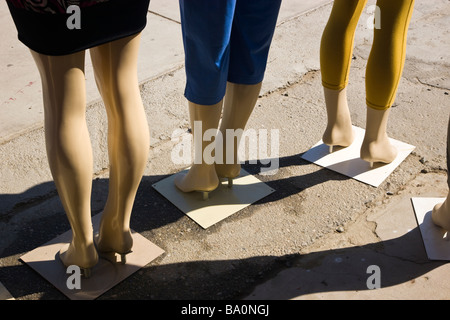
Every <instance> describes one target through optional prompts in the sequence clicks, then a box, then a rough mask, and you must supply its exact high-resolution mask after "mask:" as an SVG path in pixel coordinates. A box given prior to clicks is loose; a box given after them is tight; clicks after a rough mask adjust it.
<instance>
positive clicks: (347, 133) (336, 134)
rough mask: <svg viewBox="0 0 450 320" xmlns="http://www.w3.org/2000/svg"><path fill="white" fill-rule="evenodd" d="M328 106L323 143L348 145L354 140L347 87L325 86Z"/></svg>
mask: <svg viewBox="0 0 450 320" xmlns="http://www.w3.org/2000/svg"><path fill="white" fill-rule="evenodd" d="M323 90H324V95H325V104H326V108H327V120H328V122H327V128H326V129H325V132H324V134H323V137H322V141H323V143H325V144H326V145H329V146H330V147H331V148H330V149H332V147H333V146H341V147H348V146H349V145H351V144H352V142H353V140H354V135H353V128H352V120H351V117H350V110H349V108H348V104H347V88H344V89H342V90H331V89H328V88H325V87H324V88H323Z"/></svg>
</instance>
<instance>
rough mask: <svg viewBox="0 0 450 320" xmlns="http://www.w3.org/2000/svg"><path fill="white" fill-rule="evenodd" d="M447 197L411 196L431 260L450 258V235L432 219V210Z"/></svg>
mask: <svg viewBox="0 0 450 320" xmlns="http://www.w3.org/2000/svg"><path fill="white" fill-rule="evenodd" d="M444 201H445V198H411V202H412V205H413V207H414V212H415V215H416V219H417V223H418V224H419V229H420V233H421V234H422V240H423V243H424V246H425V250H426V252H427V256H428V259H430V260H450V236H449V235H447V232H446V231H445V230H444V229H442V228H440V227H438V226H436V225H435V224H434V223H433V221H432V220H431V212H432V211H433V208H434V206H435V205H437V204H438V203H443V202H444Z"/></svg>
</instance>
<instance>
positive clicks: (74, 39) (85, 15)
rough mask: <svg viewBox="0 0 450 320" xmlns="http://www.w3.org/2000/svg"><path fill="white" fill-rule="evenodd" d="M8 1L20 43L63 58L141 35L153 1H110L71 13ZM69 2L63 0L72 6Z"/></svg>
mask: <svg viewBox="0 0 450 320" xmlns="http://www.w3.org/2000/svg"><path fill="white" fill-rule="evenodd" d="M15 1H16V2H17V0H15ZM22 1H23V2H24V3H26V2H28V1H29V0H22ZM6 2H7V3H8V7H9V10H10V12H11V16H12V18H13V20H14V24H15V25H16V28H17V32H18V38H19V40H20V41H21V42H22V43H23V44H25V45H26V46H27V47H28V48H30V49H32V50H34V51H36V52H38V53H42V54H46V55H52V56H59V55H67V54H71V53H75V52H78V51H81V50H86V49H89V48H92V47H95V46H98V45H101V44H104V43H107V42H111V41H114V40H117V39H120V38H124V37H127V36H131V35H133V34H136V33H139V32H140V31H142V30H143V29H144V28H145V26H146V23H147V12H148V7H149V3H150V0H107V1H104V2H98V3H95V4H91V5H89V6H85V7H84V6H77V8H75V9H77V10H72V11H71V10H68V12H66V11H63V10H62V9H61V8H60V7H59V8H58V9H59V10H51V11H48V12H45V11H42V10H41V11H39V10H33V9H34V8H31V9H30V8H29V7H28V8H26V7H25V6H22V7H20V6H17V5H14V4H13V3H12V2H9V1H6ZM41 2H42V1H41ZM67 2H70V1H60V3H66V5H67V6H68V3H67ZM72 3H73V1H72ZM90 3H92V1H91V2H90ZM63 9H64V8H63Z"/></svg>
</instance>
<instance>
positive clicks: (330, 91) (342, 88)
mask: <svg viewBox="0 0 450 320" xmlns="http://www.w3.org/2000/svg"><path fill="white" fill-rule="evenodd" d="M366 3H367V0H335V2H334V4H333V8H332V11H331V14H330V18H329V20H328V23H327V25H326V27H325V30H324V32H323V35H322V39H321V45H320V66H321V68H320V69H321V74H322V84H323V87H324V96H325V105H326V109H327V127H326V129H325V132H324V134H323V137H322V141H323V142H324V143H325V144H327V145H329V146H330V150H332V147H333V146H334V145H338V146H342V147H347V146H349V145H350V144H351V143H352V142H353V139H354V135H353V129H352V122H351V117H350V111H349V108H348V104H347V89H346V88H347V85H348V77H349V73H350V65H351V59H352V53H353V44H354V38H355V31H356V27H357V25H358V20H359V18H360V16H361V14H362V12H363V10H364V7H365V5H366Z"/></svg>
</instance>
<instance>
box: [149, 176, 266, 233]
mask: <svg viewBox="0 0 450 320" xmlns="http://www.w3.org/2000/svg"><path fill="white" fill-rule="evenodd" d="M183 172H188V169H186V170H184V171H182V173H183ZM176 175H177V174H174V175H171V176H170V177H168V178H166V179H164V180H161V181H159V182H157V183H155V184H154V185H153V187H154V188H155V189H156V190H157V191H158V192H159V193H160V194H161V195H163V196H164V197H165V198H167V199H168V200H169V201H170V202H172V203H173V204H174V205H175V206H176V207H177V208H178V209H180V210H181V211H183V213H184V214H186V215H187V216H188V217H190V218H191V219H192V220H194V221H195V222H196V223H198V224H199V225H200V226H201V227H202V228H204V229H207V228H209V227H210V226H212V225H214V224H216V223H217V222H219V221H221V220H223V219H225V218H227V217H229V216H231V215H232V214H234V213H236V212H238V211H239V210H242V209H243V208H245V207H247V206H249V205H251V204H252V203H254V202H256V201H258V200H260V199H262V198H264V197H266V196H267V195H269V194H271V193H272V192H274V191H275V190H274V189H272V188H270V187H269V186H268V185H266V184H265V183H263V182H262V181H260V180H258V179H257V178H255V177H254V176H252V175H250V174H249V173H248V172H246V171H245V170H243V169H241V175H240V176H239V177H238V178H236V179H234V180H233V187H232V188H228V182H227V181H222V183H221V184H220V185H219V187H218V188H217V189H216V190H214V191H212V192H210V194H209V199H207V200H203V198H202V194H201V193H200V192H190V193H184V192H182V191H180V190H179V189H178V188H177V187H176V186H175V184H174V180H175V176H176Z"/></svg>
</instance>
